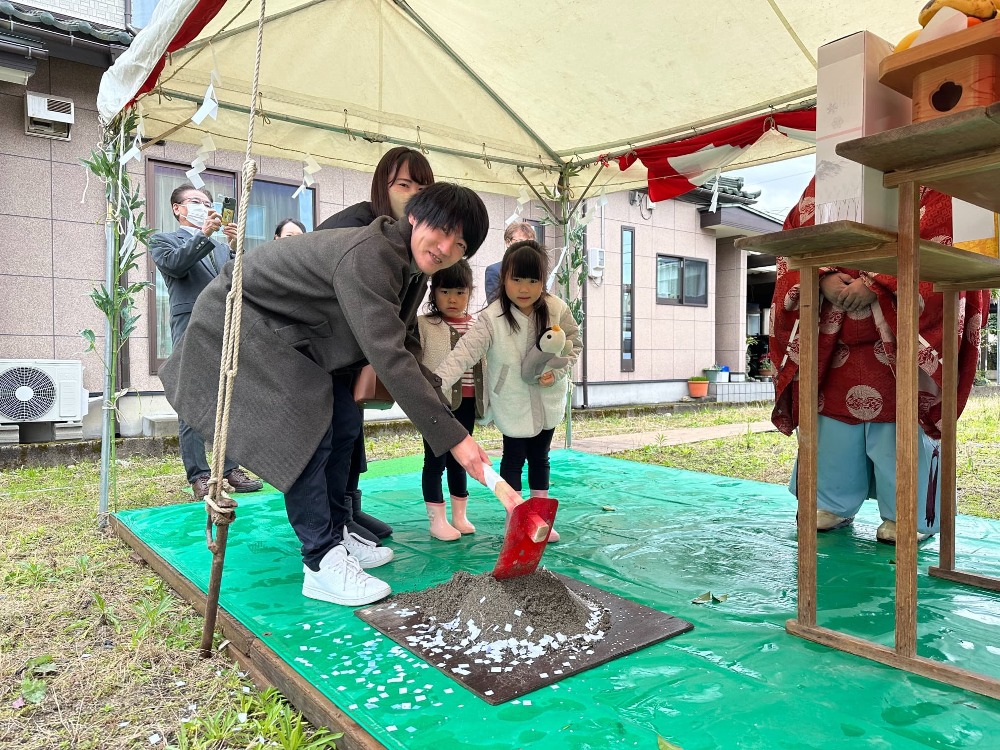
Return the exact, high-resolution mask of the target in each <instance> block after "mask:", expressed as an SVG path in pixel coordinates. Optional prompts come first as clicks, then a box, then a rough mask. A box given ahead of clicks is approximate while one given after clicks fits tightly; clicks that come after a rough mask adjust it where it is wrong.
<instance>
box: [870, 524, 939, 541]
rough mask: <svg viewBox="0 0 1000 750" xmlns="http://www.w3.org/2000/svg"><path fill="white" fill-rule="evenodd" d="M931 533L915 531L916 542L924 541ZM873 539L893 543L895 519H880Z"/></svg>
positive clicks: (894, 538)
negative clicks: (880, 521)
mask: <svg viewBox="0 0 1000 750" xmlns="http://www.w3.org/2000/svg"><path fill="white" fill-rule="evenodd" d="M932 536H933V534H928V533H927V532H925V531H918V532H917V544H920V542H926V541H927V540H928V539H930V538H931V537H932ZM875 540H876V541H879V542H882V544H895V543H896V522H895V521H882V523H881V524H880V525H879V527H878V529H876V530H875Z"/></svg>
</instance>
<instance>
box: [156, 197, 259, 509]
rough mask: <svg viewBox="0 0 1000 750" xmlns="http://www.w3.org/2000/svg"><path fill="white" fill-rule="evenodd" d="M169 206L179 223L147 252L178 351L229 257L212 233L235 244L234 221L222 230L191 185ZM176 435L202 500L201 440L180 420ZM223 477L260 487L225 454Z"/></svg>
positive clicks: (205, 470)
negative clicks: (162, 285)
mask: <svg viewBox="0 0 1000 750" xmlns="http://www.w3.org/2000/svg"><path fill="white" fill-rule="evenodd" d="M170 207H171V209H172V210H173V213H174V217H175V218H176V219H177V223H178V224H179V225H180V226H179V227H178V228H177V229H176V230H175V231H173V232H157V233H156V234H154V235H153V236H152V237H151V238H150V242H149V252H150V255H152V256H153V262H154V263H156V267H157V268H158V269H159V270H160V273H161V274H162V275H163V279H164V281H165V282H166V285H167V293H168V295H169V298H170V339H171V341H172V343H173V346H174V348H175V349H176V348H177V346H178V345H179V344H180V342H181V339H182V338H183V336H184V332H185V331H186V330H187V327H188V322H189V321H190V319H191V310H192V308H193V307H194V303H195V300H196V299H198V295H199V294H201V292H202V291H203V290H204V289H205V287H206V286H208V283H209V282H210V281H211V280H212V279H214V278H215V277H216V276H218V275H219V271H221V270H222V267H223V266H224V265H225V264H226V263H227V262H228V261H229V258H230V247H229V245H228V244H226V243H224V242H220V241H219V240H217V239H215V238H214V237H213V235H215V234H216V233H217V232H218V231H219V230H220V229H222V232H223V234H224V235H225V236H226V237H227V238H228V239H229V241H230V242H234V241H235V239H236V225H235V224H229V225H227V226H226V227H225V228H223V227H222V217H221V216H219V214H218V213H217V212H216V211H215V209H214V208H213V205H212V199H211V197H210V196H209V195H208V194H207V193H206V192H204V191H202V190H199V189H197V188H195V187H194V186H193V185H187V184H185V185H181V186H180V187H178V188H176V189H175V190H174V191H173V192H172V193H171V194H170ZM220 356H221V353H220ZM178 436H179V441H180V447H181V460H182V461H183V462H184V471H185V473H186V474H187V480H188V482H190V484H191V488H192V490H194V496H195V498H196V499H199V500H200V499H201V498H203V497H205V496H206V495H207V494H208V478H209V476H210V474H211V468H210V467H209V465H208V459H207V457H206V456H205V440H204V439H203V438H202V437H201V435H199V434H198V433H197V432H195V431H194V430H193V429H191V427H190V426H189V425H187V424H185V423H184V421H183V420H178ZM224 476H225V478H226V481H227V482H229V484H230V485H231V486H232V488H233V490H235V491H236V492H256V491H257V490H259V489H261V488H262V487H263V486H264V485H263V483H262V482H260V480H257V479H251V478H250V477H249V476H247V474H246V473H245V472H244V471H243V470H242V469H241V468H239V467H238V466H237V465H236V464H235V463H234V462H232V461H230V460H229V459H228V458H227V459H226V463H225V469H224Z"/></svg>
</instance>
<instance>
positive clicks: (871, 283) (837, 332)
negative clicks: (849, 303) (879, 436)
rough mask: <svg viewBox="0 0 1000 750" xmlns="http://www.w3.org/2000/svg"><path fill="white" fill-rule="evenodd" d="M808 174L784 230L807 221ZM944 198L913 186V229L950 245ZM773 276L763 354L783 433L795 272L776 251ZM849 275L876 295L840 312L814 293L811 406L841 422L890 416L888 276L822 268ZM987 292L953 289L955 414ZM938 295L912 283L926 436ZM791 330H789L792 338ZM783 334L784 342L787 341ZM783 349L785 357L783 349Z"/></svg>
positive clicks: (936, 425)
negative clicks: (916, 211) (916, 291)
mask: <svg viewBox="0 0 1000 750" xmlns="http://www.w3.org/2000/svg"><path fill="white" fill-rule="evenodd" d="M815 196H816V191H815V178H814V179H813V181H812V182H810V183H809V185H808V187H807V188H806V190H805V192H804V193H803V194H802V197H801V198H800V199H799V202H798V204H797V205H796V206H795V207H794V208H793V209H792V210H791V212H790V213H789V214H788V218H787V219H786V220H785V226H784V228H785V229H794V228H796V227H804V226H810V225H812V224H814V223H815V206H816V197H815ZM951 233H952V230H951V198H949V197H948V196H946V195H942V194H941V193H937V192H935V191H933V190H927V189H921V193H920V236H921V237H923V238H924V239H930V240H933V241H934V242H939V243H941V244H945V245H950V244H951ZM777 266H778V277H777V282H776V283H775V287H774V300H773V302H772V305H771V332H770V333H771V343H770V352H769V354H770V358H771V361H772V362H773V363H774V365H775V368H776V369H777V371H778V376H777V378H776V380H775V405H774V412H773V413H772V415H771V421H772V422H774V425H775V426H776V427H777V428H778V429H779V430H780V431H781V432H783V433H784V434H786V435H791V434H792V431H793V430H794V429H795V428H796V427H797V426H798V423H799V415H798V407H799V401H798V378H797V377H796V376H797V374H798V369H799V337H798V333H797V325H796V324H797V323H798V320H799V272H798V271H793V270H789V268H788V263H787V261H786V259H785V258H778V260H777ZM832 271H838V272H841V273H846V274H849V275H850V276H853V277H854V278H858V277H859V276H860V277H864V278H865V284H866V286H867V287H868V288H869V289H871V290H872V291H873V292H875V294H876V295H877V299H876V301H875V302H874V303H873V304H872V305H870V306H869V307H866V308H864V309H863V310H859V311H856V312H853V313H846V312H844V311H843V310H839V309H837V308H835V307H834V306H833V304H832V303H830V302H829V301H828V300H826V299H824V298H823V296H822V294H820V299H821V301H822V305H821V307H820V314H819V413H820V414H821V415H823V416H826V417H830V418H831V419H836V420H838V421H840V422H845V423H847V424H860V423H863V422H895V421H896V377H895V370H894V368H895V363H896V278H895V277H894V276H887V275H885V274H878V273H867V272H862V271H857V270H854V269H851V268H841V267H834V268H823V269H820V273H821V274H822V273H824V272H832ZM989 300H990V295H989V291H970V292H962V293H960V294H959V308H958V335H959V349H958V413H959V414H960V415H961V413H962V410H963V409H964V408H965V403H966V401H967V400H968V397H969V391H970V390H971V389H972V381H973V378H974V377H975V374H976V367H977V363H978V361H979V337H980V331H981V329H982V328H983V326H984V325H985V322H986V316H987V313H988V312H989ZM942 303H943V296H942V295H941V294H936V293H935V292H934V291H933V285H932V284H930V283H928V282H921V283H920V342H919V349H918V353H917V361H918V363H919V366H920V371H919V376H918V377H919V390H920V393H919V406H918V414H919V419H920V426H921V427H922V428H923V430H924V431H925V432H926V433H927V435H929V436H930V437H932V438H934V439H940V437H941V375H942V367H941V362H940V359H941V357H940V352H941V340H942V308H943V305H942ZM793 329H794V330H795V331H796V333H795V335H794V337H793ZM790 339H791V343H789V340H790ZM786 355H787V356H786Z"/></svg>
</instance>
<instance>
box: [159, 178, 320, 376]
mask: <svg viewBox="0 0 1000 750" xmlns="http://www.w3.org/2000/svg"><path fill="white" fill-rule="evenodd" d="M190 168H191V166H190V165H189V164H173V163H169V162H159V161H153V160H147V166H146V186H147V188H146V204H147V208H148V214H147V215H148V219H149V222H150V226H152V227H154V228H155V229H156V230H157V231H165V232H170V231H173V230H174V229H176V228H177V227H178V226H179V225H178V224H177V220H176V219H175V218H174V215H173V211H172V210H171V207H170V193H171V192H172V191H173V190H174V188H176V187H178V186H179V185H183V184H184V183H186V182H189V180H188V178H187V175H186V174H185V172H186V171H187V170H189V169H190ZM201 178H202V180H204V181H205V188H204V189H205V190H206V191H208V193H209V195H211V196H212V199H213V200H214V201H215V203H216V204H217V205H216V207H215V208H216V210H217V211H218V210H219V209H220V208H221V206H222V200H223V199H224V198H226V197H227V196H236V198H237V201H238V200H239V198H240V196H239V192H240V191H239V185H238V178H239V175H238V173H236V172H232V171H228V170H214V169H209V170H206V171H205V172H202V174H201ZM297 188H298V183H295V184H291V183H287V182H284V181H282V180H277V179H273V178H271V179H269V178H266V177H263V178H257V179H255V180H254V183H253V190H252V191H251V193H250V205H248V206H247V230H246V248H247V250H248V251H249V250H252V249H253V248H255V247H257V246H258V245H262V244H264V243H265V242H270V241H271V240H272V239H273V238H274V229H275V227H276V226H277V225H278V222H279V221H281V220H283V219H289V218H291V219H297V220H298V221H301V222H302V223H303V224H304V225H305V227H306V231H312V229H313V227H314V226H315V222H316V201H317V196H316V189H315V188H309V189H308V190H304V191H302V193H301V194H300V195H299V196H298V197H297V198H293V197H292V195H293V194H294V193H295V191H296V189H297ZM149 271H150V281H151V282H153V284H154V285H155V287H154V293H153V294H152V295H150V297H151V299H150V305H149V317H150V332H151V333H150V335H151V337H152V340H151V341H150V342H149V343H150V346H149V365H150V372H151V373H152V374H156V372H157V370H158V369H159V366H160V364H161V363H162V362H163V361H164V360H165V359H166V358H167V357H169V356H170V353H171V351H172V350H173V347H172V345H171V340H170V301H169V298H168V296H167V287H166V284H165V283H164V281H163V278H162V276H161V275H160V272H159V271H158V270H156V266H155V265H154V264H153V261H152V259H151V258H150V260H149Z"/></svg>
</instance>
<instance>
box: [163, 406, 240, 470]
mask: <svg viewBox="0 0 1000 750" xmlns="http://www.w3.org/2000/svg"><path fill="white" fill-rule="evenodd" d="M177 441H178V442H179V443H180V446H181V461H182V462H183V464H184V473H185V474H187V480H188V482H193V481H194V480H195V479H197V478H198V477H201V476H207V475H208V474H211V473H212V469H211V467H209V465H208V457H207V456H206V455H205V439H204V438H203V437H202V436H201V435H199V434H198V433H197V432H195V431H194V429H193V428H192V427H191V426H190V425H189V424H187V423H186V422H185V421H184V420H183V419H178V420H177ZM236 466H237V464H236V462H235V461H232V460H230V458H229V456H226V461H225V464H224V468H223V470H222V474H223V476H225V475H226V474H228V473H229V472H231V471H232V470H233V469H235V468H236Z"/></svg>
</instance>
